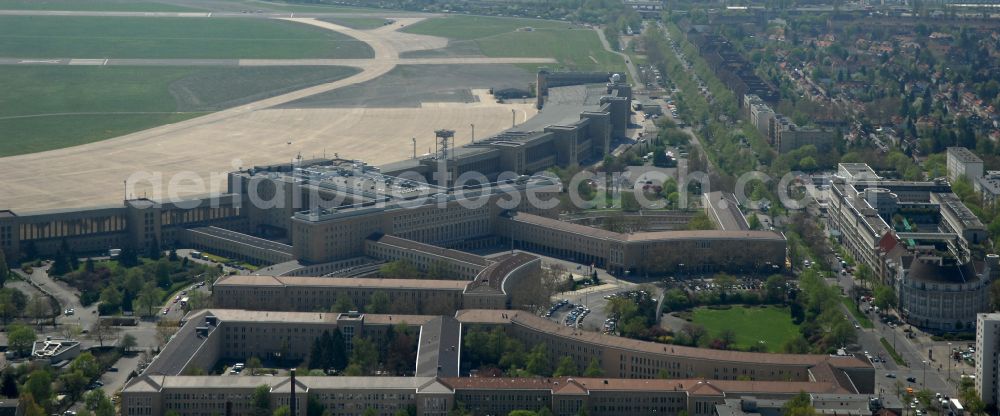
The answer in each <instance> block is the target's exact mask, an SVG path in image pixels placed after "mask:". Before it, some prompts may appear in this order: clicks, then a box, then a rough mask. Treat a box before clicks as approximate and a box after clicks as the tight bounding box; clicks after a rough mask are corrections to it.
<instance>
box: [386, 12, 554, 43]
mask: <svg viewBox="0 0 1000 416" xmlns="http://www.w3.org/2000/svg"><path fill="white" fill-rule="evenodd" d="M569 26H570V24H569V23H566V22H559V21H555V20H539V19H518V18H504V17H486V16H448V17H439V18H434V19H427V20H424V21H423V22H420V23H417V24H415V25H412V26H410V27H407V28H406V29H404V30H403V31H404V32H409V33H416V34H418V35H431V36H441V37H444V38H448V39H453V40H473V39H482V38H485V37H487V36H496V35H500V34H503V33H508V32H513V31H516V30H518V29H521V28H528V27H530V28H532V29H565V28H568V27H569Z"/></svg>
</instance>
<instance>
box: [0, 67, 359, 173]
mask: <svg viewBox="0 0 1000 416" xmlns="http://www.w3.org/2000/svg"><path fill="white" fill-rule="evenodd" d="M355 72H356V70H355V69H353V68H340V67H291V68H282V67H261V68H176V67H69V66H59V67H20V66H18V67H12V66H8V67H0V89H2V90H3V91H4V94H2V95H0V132H2V133H0V138H2V140H0V156H11V155H16V154H24V153H32V152H39V151H44V150H51V149H57V148H61V147H68V146H74V145H79V144H84V143H89V142H93V141H97V140H103V139H107V138H110V137H115V136H120V135H123V134H127V133H131V132H134V131H138V130H143V129H147V128H151V127H155V126H158V125H162V124H167V123H174V122H177V121H181V120H184V119H187V118H191V117H195V116H198V115H202V114H205V113H207V112H211V111H216V110H219V109H223V108H228V107H233V106H236V105H239V104H242V103H245V102H250V101H255V100H259V99H263V98H267V97H270V96H274V95H278V94H281V93H284V92H289V91H293V90H297V89H301V88H305V87H308V86H311V85H316V84H320V83H324V82H331V81H334V80H337V79H341V78H344V77H346V76H349V75H352V74H354V73H355Z"/></svg>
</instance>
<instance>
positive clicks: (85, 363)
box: [69, 352, 101, 379]
mask: <svg viewBox="0 0 1000 416" xmlns="http://www.w3.org/2000/svg"><path fill="white" fill-rule="evenodd" d="M69 370H70V371H80V372H81V373H83V375H84V376H85V377H87V378H88V379H91V378H94V377H97V376H98V375H100V374H101V366H100V364H98V363H97V358H95V357H94V354H91V353H90V352H84V353H82V354H80V355H78V356H76V358H74V359H73V361H72V362H70V363H69Z"/></svg>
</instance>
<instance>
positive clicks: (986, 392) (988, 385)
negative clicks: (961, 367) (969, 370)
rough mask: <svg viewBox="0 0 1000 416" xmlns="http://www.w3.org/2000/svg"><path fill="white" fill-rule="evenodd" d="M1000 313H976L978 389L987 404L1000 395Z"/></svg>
mask: <svg viewBox="0 0 1000 416" xmlns="http://www.w3.org/2000/svg"><path fill="white" fill-rule="evenodd" d="M998 355H1000V313H998V312H991V313H980V314H978V315H976V354H975V359H976V391H978V392H979V398H981V399H982V400H983V403H985V404H986V405H987V406H995V405H996V404H997V403H1000V402H998V400H997V398H998V396H1000V386H998V384H1000V356H998Z"/></svg>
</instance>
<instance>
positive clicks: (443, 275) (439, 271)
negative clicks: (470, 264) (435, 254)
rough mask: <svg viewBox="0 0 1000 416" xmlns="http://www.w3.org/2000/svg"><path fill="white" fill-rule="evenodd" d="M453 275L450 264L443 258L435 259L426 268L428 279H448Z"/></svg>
mask: <svg viewBox="0 0 1000 416" xmlns="http://www.w3.org/2000/svg"><path fill="white" fill-rule="evenodd" d="M453 277H454V274H453V273H452V271H451V266H450V265H448V263H446V262H445V261H444V260H436V261H434V262H432V263H431V265H430V267H428V268H427V278H428V279H437V280H448V279H452V278H453Z"/></svg>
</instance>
